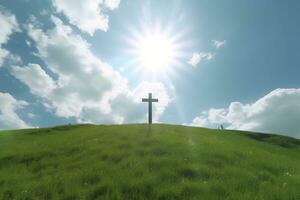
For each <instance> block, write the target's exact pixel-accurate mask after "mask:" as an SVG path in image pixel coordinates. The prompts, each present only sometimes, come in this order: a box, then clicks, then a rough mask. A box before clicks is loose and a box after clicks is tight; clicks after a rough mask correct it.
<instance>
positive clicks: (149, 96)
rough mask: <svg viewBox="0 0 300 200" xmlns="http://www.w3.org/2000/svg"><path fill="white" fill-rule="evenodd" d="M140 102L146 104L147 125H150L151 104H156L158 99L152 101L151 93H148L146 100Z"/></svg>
mask: <svg viewBox="0 0 300 200" xmlns="http://www.w3.org/2000/svg"><path fill="white" fill-rule="evenodd" d="M142 102H148V123H149V124H152V102H158V99H152V93H149V94H148V99H147V98H143V99H142Z"/></svg>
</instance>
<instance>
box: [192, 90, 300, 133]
mask: <svg viewBox="0 0 300 200" xmlns="http://www.w3.org/2000/svg"><path fill="white" fill-rule="evenodd" d="M299 119H300V89H276V90H274V91H272V92H270V93H269V94H267V95H266V96H264V97H262V98H261V99H259V100H257V101H256V102H255V103H253V104H242V103H240V102H232V103H231V104H230V105H229V107H228V108H226V109H210V110H209V111H208V112H203V113H202V114H201V115H200V116H198V117H196V118H194V120H193V122H192V123H191V125H195V126H206V127H217V126H218V125H219V124H224V125H226V126H227V128H228V129H238V130H249V131H258V132H272V133H280V134H286V135H289V136H294V137H298V138H299V137H300V123H299Z"/></svg>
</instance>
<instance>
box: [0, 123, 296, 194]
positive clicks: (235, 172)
mask: <svg viewBox="0 0 300 200" xmlns="http://www.w3.org/2000/svg"><path fill="white" fill-rule="evenodd" d="M0 199H5V200H8V199H22V200H29V199H61V200H77V199H109V200H114V199H120V200H126V199H128V200H135V199H151V200H154V199H158V200H175V199H176V200H184V199H195V200H196V199H197V200H199V199H203V200H211V199H228V200H241V199H247V200H285V199H287V200H299V199H300V140H297V139H293V138H289V137H283V136H276V135H268V134H258V133H249V132H240V131H230V130H211V129H204V128H192V127H184V126H175V125H160V124H154V125H152V126H149V125H142V124H140V125H99V126H96V125H75V126H71V125H70V126H60V127H54V128H44V129H27V130H15V131H2V132H0Z"/></svg>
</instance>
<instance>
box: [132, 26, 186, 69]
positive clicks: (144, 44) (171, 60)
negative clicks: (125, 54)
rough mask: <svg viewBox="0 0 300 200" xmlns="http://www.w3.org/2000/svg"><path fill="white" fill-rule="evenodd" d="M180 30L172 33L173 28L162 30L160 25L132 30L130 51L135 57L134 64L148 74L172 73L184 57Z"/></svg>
mask: <svg viewBox="0 0 300 200" xmlns="http://www.w3.org/2000/svg"><path fill="white" fill-rule="evenodd" d="M181 36H182V35H181V34H180V32H177V34H172V31H171V29H170V28H169V29H166V30H165V31H162V30H161V29H160V28H159V26H156V27H155V28H153V29H151V28H150V26H144V27H143V28H142V31H136V30H132V37H131V38H127V39H128V40H129V43H130V44H131V47H132V48H131V49H130V52H131V54H132V55H133V57H134V66H136V68H137V69H138V70H139V71H141V72H145V73H146V74H152V75H153V74H154V75H161V74H166V73H168V74H169V73H171V72H172V71H174V68H175V67H176V66H178V65H179V63H180V58H181V57H182V46H183V45H182V43H180V42H179V41H178V40H179V39H181Z"/></svg>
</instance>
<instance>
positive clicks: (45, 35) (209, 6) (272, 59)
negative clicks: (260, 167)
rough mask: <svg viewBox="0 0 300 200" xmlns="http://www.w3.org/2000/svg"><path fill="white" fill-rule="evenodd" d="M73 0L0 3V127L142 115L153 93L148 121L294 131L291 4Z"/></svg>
mask: <svg viewBox="0 0 300 200" xmlns="http://www.w3.org/2000/svg"><path fill="white" fill-rule="evenodd" d="M76 2H77V3H76V4H74V3H73V2H72V1H68V0H48V1H43V2H40V1H30V0H24V1H1V2H0V6H1V7H0V17H1V18H0V27H1V29H0V103H1V108H0V129H12V128H25V127H45V126H53V125H58V124H65V123H86V122H88V123H112V124H118V123H140V122H145V121H146V119H147V118H146V117H147V115H146V114H147V106H146V105H144V104H142V103H141V102H140V99H141V97H144V96H146V95H147V93H148V92H152V93H153V96H154V97H157V98H159V99H160V102H159V103H157V104H155V105H154V118H155V119H154V120H155V121H157V122H162V123H174V124H186V125H193V126H205V127H212V128H216V127H218V126H219V125H220V124H223V125H225V127H227V128H229V129H240V130H251V131H262V132H273V133H281V134H286V135H290V136H294V137H300V125H299V123H298V120H299V119H300V114H299V113H300V112H299V111H300V90H299V85H300V79H299V78H298V77H299V74H300V68H299V66H300V61H299V59H298V54H299V52H300V48H299V45H300V42H299V35H300V27H299V24H300V13H299V12H298V11H299V9H300V3H299V2H298V1H288V2H284V1H269V0H266V1H238V0H229V1H211V0H210V1H208V0H197V1H196V0H189V1H183V0H174V1H171V0H170V1H158V0H157V1H154V0H153V1H145V0H130V1H129V0H127V1H126V0H121V1H119V0H105V1H101V0H96V1H92V0H88V1H84V0H80V1H76ZM2 27H3V28H2ZM155 34H156V35H157V36H158V38H160V39H161V38H162V39H161V40H159V42H157V40H155V41H154V40H153V38H155V37H153V35H155ZM149 41H150V42H149ZM147 42H148V43H149V44H150V46H151V51H149V48H148V46H149V44H148V43H147ZM144 44H146V46H145V45H144ZM164 44H165V45H164ZM143 45H144V46H143ZM147 45H148V46H147ZM145 49H146V50H145ZM153 49H155V50H153ZM144 50H145V51H144ZM153 51H154V52H153ZM166 51H167V52H169V53H171V54H172V56H170V55H169V54H168V53H166ZM141 52H146V53H141ZM157 52H160V53H157ZM145 54H146V57H147V62H148V64H149V65H150V64H151V66H154V65H157V67H153V69H152V67H150V68H151V69H149V67H146V65H147V63H146V64H145V58H144V57H145ZM175 54H176V56H174V55H175ZM153 57H155V59H152V58H153ZM160 61H161V62H163V64H162V66H159V64H160Z"/></svg>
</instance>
